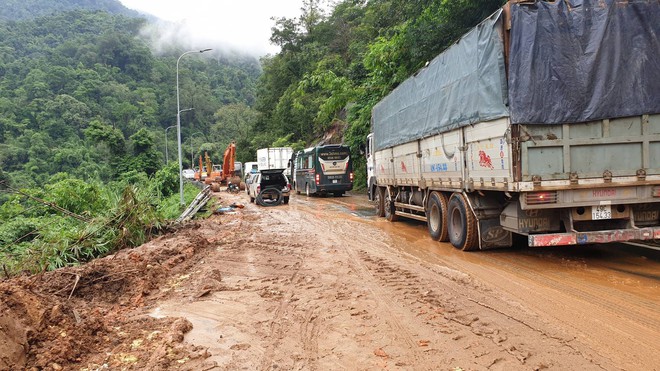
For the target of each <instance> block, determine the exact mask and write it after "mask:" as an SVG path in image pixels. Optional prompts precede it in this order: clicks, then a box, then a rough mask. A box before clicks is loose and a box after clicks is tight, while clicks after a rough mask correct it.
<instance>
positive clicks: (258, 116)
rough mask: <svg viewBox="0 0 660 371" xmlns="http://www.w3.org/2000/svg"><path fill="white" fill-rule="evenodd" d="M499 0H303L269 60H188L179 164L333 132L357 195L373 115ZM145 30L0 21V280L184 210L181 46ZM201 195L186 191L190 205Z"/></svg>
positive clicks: (136, 236)
mask: <svg viewBox="0 0 660 371" xmlns="http://www.w3.org/2000/svg"><path fill="white" fill-rule="evenodd" d="M502 4H503V1H501V0H474V1H467V0H435V1H433V0H420V1H406V0H373V1H364V0H345V1H340V2H337V3H336V4H335V6H334V7H333V8H332V9H331V11H323V9H325V8H324V7H322V3H321V1H320V0H303V1H301V16H300V17H297V18H293V19H289V18H273V27H272V35H271V38H270V41H271V42H272V43H273V44H275V45H277V46H279V47H280V52H279V53H277V54H275V55H268V56H265V57H262V58H261V59H256V58H255V57H252V56H249V55H242V54H240V53H234V54H228V53H221V52H218V51H215V50H212V51H210V52H206V53H203V54H197V53H193V54H190V55H187V56H186V57H185V58H184V59H182V60H181V61H180V65H179V88H180V97H181V102H180V108H181V110H182V111H183V112H182V113H181V123H182V124H181V127H182V147H183V156H182V157H183V162H184V167H190V166H191V158H193V159H194V158H196V157H198V156H199V155H200V154H203V153H204V152H208V153H209V154H210V155H211V158H212V159H213V161H214V163H219V162H220V160H221V156H222V153H223V152H224V149H225V148H226V146H227V144H228V143H229V142H231V141H235V142H236V144H237V157H238V158H237V160H238V161H241V162H244V161H253V160H254V158H255V156H256V149H257V148H261V147H267V146H293V147H294V148H303V147H305V146H308V145H312V144H315V143H317V142H318V141H319V138H321V137H323V135H324V134H325V133H326V132H328V131H331V130H332V131H336V132H338V133H340V135H339V136H337V137H336V138H337V139H335V140H339V141H343V142H344V143H345V144H348V145H350V146H351V148H352V151H353V153H354V157H355V158H356V159H357V161H356V170H355V171H356V186H357V187H358V188H359V187H360V186H361V185H363V184H364V174H363V173H364V163H363V161H362V160H361V157H360V148H361V146H363V143H364V140H365V138H366V135H367V134H368V132H369V123H370V114H371V108H372V107H373V106H374V105H375V104H376V103H377V102H378V101H379V100H380V99H381V98H382V97H384V96H385V95H387V94H388V93H389V92H390V91H391V90H392V89H393V88H394V87H396V86H397V85H398V84H399V83H401V82H402V81H403V80H405V79H406V78H407V77H408V76H410V75H411V74H413V73H415V71H417V70H418V69H420V68H421V67H423V66H424V64H425V63H426V62H428V61H430V60H431V59H432V58H433V57H435V56H436V55H437V54H438V53H440V52H441V51H442V50H444V49H445V48H446V47H448V46H449V45H450V44H451V43H452V42H454V41H455V40H456V39H458V37H459V36H460V35H462V34H463V33H465V32H466V31H467V30H468V29H470V28H471V27H473V26H475V25H476V24H477V23H479V22H480V21H481V20H482V19H484V18H485V17H487V16H488V15H489V14H491V13H492V12H493V11H495V10H496V9H497V8H498V7H500V6H501V5H502ZM148 22H149V20H147V19H146V18H143V17H140V16H138V15H137V14H134V13H133V12H132V11H129V10H128V9H126V8H124V7H123V6H121V4H120V3H119V2H116V1H113V0H103V1H101V0H97V1H93V0H68V1H62V2H51V1H47V0H31V1H22V2H18V1H9V2H8V3H7V4H5V6H4V8H3V9H2V11H0V190H1V191H2V192H0V261H1V262H3V263H2V265H3V267H2V269H3V270H4V274H5V275H11V274H16V273H20V272H23V271H32V272H35V271H40V270H45V269H54V268H57V267H61V266H65V265H71V264H79V263H81V262H85V261H88V260H89V259H92V258H93V257H96V256H100V255H103V254H107V253H110V252H112V251H115V250H117V249H120V248H124V247H131V246H137V245H139V244H141V243H143V242H145V241H147V240H148V239H149V238H150V236H152V235H155V234H158V233H159V232H160V231H161V230H163V228H166V227H167V225H168V223H167V221H168V220H171V219H173V218H175V217H176V216H178V214H179V213H180V211H181V209H180V205H179V200H178V179H179V178H178V163H177V153H176V127H175V125H176V114H177V108H176V107H177V105H176V85H175V81H176V64H177V58H178V57H179V56H180V55H181V54H182V52H184V51H186V50H189V49H186V48H185V47H183V46H181V45H177V44H172V45H168V46H167V48H166V50H165V51H159V52H158V53H156V52H155V51H154V50H152V48H151V46H150V42H149V39H147V38H146V37H144V36H142V33H141V32H140V31H141V30H142V29H143V28H144V27H145V26H146V25H147V24H148ZM208 47H213V46H212V45H211V46H208ZM218 49H220V48H218ZM173 126H174V127H173ZM166 154H167V155H166ZM196 192H197V190H196V188H194V187H193V186H190V185H187V187H186V201H187V202H189V201H190V200H191V199H192V198H193V197H194V196H195V194H196Z"/></svg>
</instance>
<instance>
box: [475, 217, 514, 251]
mask: <svg viewBox="0 0 660 371" xmlns="http://www.w3.org/2000/svg"><path fill="white" fill-rule="evenodd" d="M479 236H480V240H479V249H480V250H489V249H500V248H506V247H511V245H512V244H513V236H512V235H511V232H509V231H507V230H505V229H504V228H502V226H501V225H500V219H499V218H489V219H479Z"/></svg>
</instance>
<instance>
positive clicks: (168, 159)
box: [165, 125, 176, 165]
mask: <svg viewBox="0 0 660 371" xmlns="http://www.w3.org/2000/svg"><path fill="white" fill-rule="evenodd" d="M175 127H176V125H172V126H168V127H167V128H166V129H165V165H169V164H170V156H169V155H168V153H167V131H168V130H170V129H171V128H175Z"/></svg>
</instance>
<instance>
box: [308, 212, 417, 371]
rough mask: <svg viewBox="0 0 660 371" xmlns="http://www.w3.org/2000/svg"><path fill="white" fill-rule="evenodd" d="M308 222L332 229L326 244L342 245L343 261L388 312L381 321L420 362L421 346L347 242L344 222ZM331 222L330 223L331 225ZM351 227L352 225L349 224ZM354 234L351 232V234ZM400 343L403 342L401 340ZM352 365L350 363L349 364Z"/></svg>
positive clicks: (381, 311)
mask: <svg viewBox="0 0 660 371" xmlns="http://www.w3.org/2000/svg"><path fill="white" fill-rule="evenodd" d="M306 223H308V228H309V229H311V230H319V229H328V228H330V229H332V231H333V233H331V234H330V237H329V238H328V239H327V240H326V241H324V245H328V246H341V249H338V252H341V254H342V255H345V256H346V257H347V259H344V260H343V261H344V262H346V263H347V264H348V265H349V267H350V268H352V270H353V271H354V272H355V273H357V274H358V275H359V278H358V280H359V282H360V284H361V285H362V288H363V289H365V290H367V291H368V292H370V293H371V294H372V295H373V297H374V298H375V299H376V302H377V306H378V308H379V309H380V313H381V314H386V315H387V317H386V318H384V319H381V320H380V322H385V323H387V324H388V326H390V327H391V328H392V329H393V330H394V333H395V336H398V337H400V338H401V340H402V341H403V344H405V348H406V349H407V350H408V351H409V352H411V353H412V356H411V357H412V362H413V364H416V363H418V361H419V360H421V359H422V358H423V357H424V354H423V352H422V351H420V350H419V348H420V346H419V344H418V342H417V341H416V340H415V337H414V336H413V334H412V333H411V332H410V331H409V329H408V328H407V327H406V326H404V325H403V323H402V322H401V321H400V320H399V319H398V318H397V315H396V314H395V313H394V311H393V308H392V306H391V301H390V300H389V297H388V293H387V292H385V291H383V290H382V289H381V287H380V286H379V285H377V284H376V283H377V280H376V279H375V277H374V276H373V274H372V273H371V271H370V270H369V269H368V268H367V267H365V265H364V264H363V262H362V261H361V260H360V259H359V258H358V257H357V256H356V255H355V252H354V251H353V246H352V244H351V243H347V241H345V240H344V238H345V237H344V236H345V232H346V231H345V230H344V228H345V227H344V225H343V222H339V223H337V222H334V221H331V220H328V218H325V219H324V218H316V219H311V220H306ZM329 224H330V225H329ZM349 229H351V228H350V226H349ZM350 235H352V233H351V234H349V236H350ZM337 298H339V299H340V298H341V290H340V292H339V293H338V296H337ZM357 315H367V314H366V313H359V314H358V313H351V316H357ZM398 344H401V343H400V342H399V343H398ZM375 353H378V354H380V355H379V356H380V357H384V358H386V359H387V358H389V355H386V354H385V353H379V352H378V350H377V351H376V352H375ZM348 366H349V367H350V365H348Z"/></svg>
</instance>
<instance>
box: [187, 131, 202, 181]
mask: <svg viewBox="0 0 660 371" xmlns="http://www.w3.org/2000/svg"><path fill="white" fill-rule="evenodd" d="M195 134H200V135H204V133H202V132H201V131H198V132H196V133H192V135H191V136H190V167H193V165H194V162H193V161H195V160H193V142H192V140H193V137H194V136H195ZM199 171H202V169H199Z"/></svg>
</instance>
